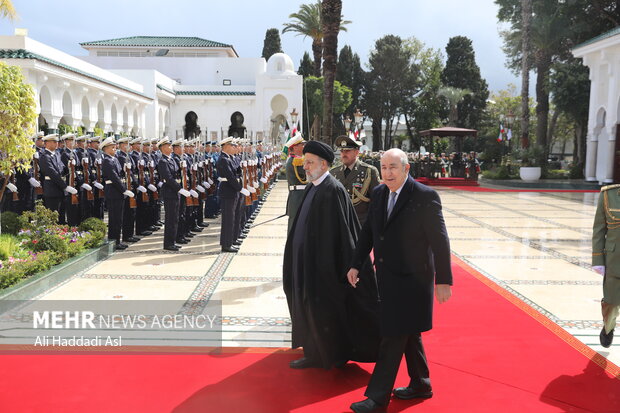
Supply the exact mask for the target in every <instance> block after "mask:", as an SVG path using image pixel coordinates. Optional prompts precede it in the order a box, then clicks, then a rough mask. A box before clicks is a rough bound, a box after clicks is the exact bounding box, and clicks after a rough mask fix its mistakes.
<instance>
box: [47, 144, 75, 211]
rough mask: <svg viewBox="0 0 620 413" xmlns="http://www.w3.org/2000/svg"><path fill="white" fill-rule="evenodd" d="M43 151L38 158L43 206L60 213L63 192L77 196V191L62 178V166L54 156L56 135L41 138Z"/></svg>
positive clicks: (63, 197)
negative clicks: (41, 175)
mask: <svg viewBox="0 0 620 413" xmlns="http://www.w3.org/2000/svg"><path fill="white" fill-rule="evenodd" d="M43 142H44V145H45V150H44V151H43V153H42V154H41V156H40V158H39V166H40V167H41V172H42V173H43V175H44V176H45V180H44V181H43V205H45V207H46V208H48V209H51V210H52V211H56V212H59V213H60V206H61V205H62V203H63V202H64V199H65V192H67V193H69V194H77V192H78V191H77V189H75V188H74V187H70V186H69V185H67V183H66V182H65V179H64V177H63V173H64V166H63V164H62V161H61V160H60V157H59V156H58V155H57V154H56V150H57V149H58V134H56V133H53V134H51V135H47V136H45V137H44V138H43Z"/></svg>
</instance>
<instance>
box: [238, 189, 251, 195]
mask: <svg viewBox="0 0 620 413" xmlns="http://www.w3.org/2000/svg"><path fill="white" fill-rule="evenodd" d="M239 192H241V193H242V194H243V195H245V196H250V191H248V190H247V189H245V188H241V191H239Z"/></svg>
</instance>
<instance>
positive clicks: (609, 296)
mask: <svg viewBox="0 0 620 413" xmlns="http://www.w3.org/2000/svg"><path fill="white" fill-rule="evenodd" d="M592 268H593V269H594V271H596V272H597V273H599V274H601V275H603V277H604V278H603V300H602V301H601V310H602V312H603V329H602V330H601V334H600V340H601V345H602V346H603V347H605V348H607V347H609V346H611V343H612V341H613V339H614V328H615V327H616V318H617V317H618V311H619V310H620V185H608V186H604V187H603V188H601V194H600V197H599V200H598V206H597V208H596V215H595V216H594V226H593V233H592Z"/></svg>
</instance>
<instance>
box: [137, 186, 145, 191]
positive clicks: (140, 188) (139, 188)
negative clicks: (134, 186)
mask: <svg viewBox="0 0 620 413" xmlns="http://www.w3.org/2000/svg"><path fill="white" fill-rule="evenodd" d="M138 191H140V192H142V193H145V192H146V188H145V187H143V186H142V185H140V186H138Z"/></svg>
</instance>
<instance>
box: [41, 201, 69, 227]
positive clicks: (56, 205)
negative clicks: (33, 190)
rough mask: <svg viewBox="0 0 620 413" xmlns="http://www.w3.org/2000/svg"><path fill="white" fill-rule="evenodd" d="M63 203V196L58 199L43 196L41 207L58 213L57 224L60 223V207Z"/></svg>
mask: <svg viewBox="0 0 620 413" xmlns="http://www.w3.org/2000/svg"><path fill="white" fill-rule="evenodd" d="M64 201H65V197H64V196H60V197H49V196H44V197H43V205H44V206H45V208H47V209H51V210H52V211H56V212H58V222H59V223H60V206H61V205H62V204H63V202H64ZM63 212H64V211H63Z"/></svg>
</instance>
